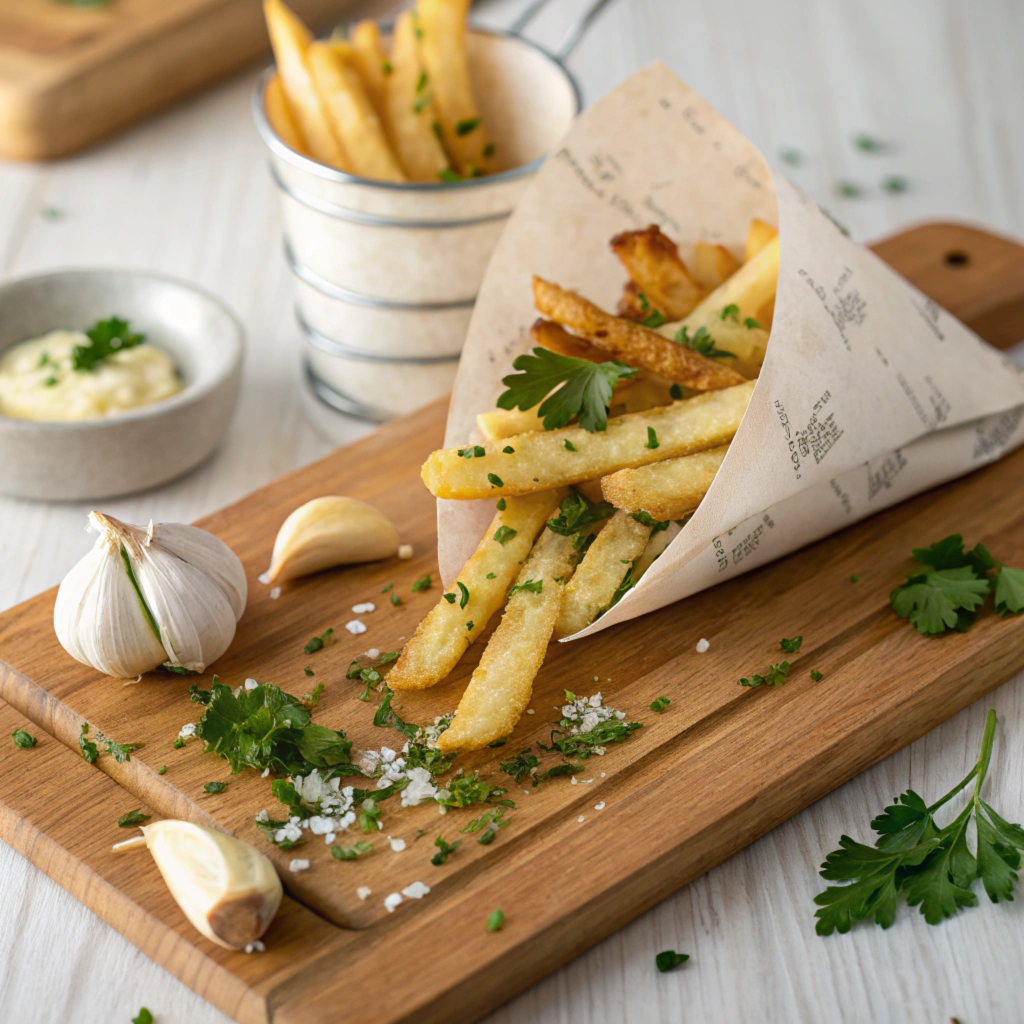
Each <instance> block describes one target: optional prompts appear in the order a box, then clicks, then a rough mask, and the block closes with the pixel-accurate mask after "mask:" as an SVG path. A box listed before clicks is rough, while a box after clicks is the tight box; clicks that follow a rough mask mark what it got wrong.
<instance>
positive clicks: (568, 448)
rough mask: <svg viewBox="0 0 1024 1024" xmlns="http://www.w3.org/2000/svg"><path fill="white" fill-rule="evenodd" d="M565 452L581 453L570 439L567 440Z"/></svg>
mask: <svg viewBox="0 0 1024 1024" xmlns="http://www.w3.org/2000/svg"><path fill="white" fill-rule="evenodd" d="M565 450H566V451H567V452H577V451H579V449H578V448H577V447H576V445H574V444H573V443H572V441H570V440H569V438H566V439H565Z"/></svg>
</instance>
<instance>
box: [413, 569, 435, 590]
mask: <svg viewBox="0 0 1024 1024" xmlns="http://www.w3.org/2000/svg"><path fill="white" fill-rule="evenodd" d="M433 585H434V581H433V580H432V579H431V578H430V573H429V572H428V573H426V575H424V576H421V577H420V578H419V579H418V580H417V581H416V582H415V583H414V584H413V585H412V589H413V593H417V592H419V591H421V590H429V589H430V588H431V587H432V586H433Z"/></svg>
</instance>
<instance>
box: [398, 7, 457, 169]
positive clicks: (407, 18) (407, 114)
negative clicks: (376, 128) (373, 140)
mask: <svg viewBox="0 0 1024 1024" xmlns="http://www.w3.org/2000/svg"><path fill="white" fill-rule="evenodd" d="M424 74H425V72H424V70H423V63H422V61H421V59H420V43H419V40H418V39H417V38H416V22H415V15H414V14H413V13H412V12H411V11H405V12H404V13H403V14H400V15H399V17H398V20H397V21H396V22H395V31H394V35H393V37H392V42H391V74H390V75H388V76H387V77H386V79H385V82H384V102H385V104H386V106H387V111H388V123H389V124H390V126H391V135H392V138H393V139H394V142H395V149H396V150H397V151H398V158H399V160H400V161H401V163H402V167H404V168H405V173H406V174H407V175H408V176H409V179H410V180H411V181H437V180H438V179H439V177H440V175H441V172H442V171H444V170H445V169H446V168H447V167H448V156H447V154H446V153H445V151H444V149H443V148H442V147H441V140H440V139H439V138H438V136H437V130H436V129H435V128H434V126H435V125H436V124H438V123H439V122H438V119H437V110H436V108H435V105H434V102H433V100H432V99H431V94H430V92H429V91H427V90H426V88H425V84H424V81H423V76H424Z"/></svg>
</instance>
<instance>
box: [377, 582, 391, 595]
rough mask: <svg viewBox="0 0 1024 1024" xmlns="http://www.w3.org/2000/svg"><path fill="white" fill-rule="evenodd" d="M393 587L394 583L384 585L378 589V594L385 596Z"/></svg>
mask: <svg viewBox="0 0 1024 1024" xmlns="http://www.w3.org/2000/svg"><path fill="white" fill-rule="evenodd" d="M394 586H395V585H394V583H385V584H384V586H383V587H381V588H380V592H381V593H382V594H386V593H387V592H388V591H389V590H393V589H394Z"/></svg>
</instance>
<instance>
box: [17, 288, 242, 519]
mask: <svg viewBox="0 0 1024 1024" xmlns="http://www.w3.org/2000/svg"><path fill="white" fill-rule="evenodd" d="M111 316H119V317H121V318H123V319H125V320H128V321H129V322H130V323H131V325H132V328H133V329H134V330H137V331H140V332H141V333H143V334H145V335H146V341H147V342H152V343H153V344H154V345H155V346H157V347H158V348H161V349H163V350H164V351H165V352H167V353H168V354H169V355H170V356H171V358H172V359H173V360H174V363H175V366H176V367H177V369H178V372H179V374H180V375H181V377H182V383H183V385H184V386H183V387H182V390H181V391H179V392H178V393H177V394H176V395H172V396H171V397H170V398H165V399H163V400H162V401H159V402H154V403H153V404H152V405H146V406H141V407H139V408H137V409H131V410H129V411H127V412H123V413H118V414H116V415H112V416H107V417H104V418H102V419H93V420H83V421H81V422H77V423H45V422H40V421H37V420H23V419H15V418H13V417H8V416H3V415H0V493H4V494H10V495H14V496H16V497H19V498H41V499H46V500H50V501H81V500H85V499H90V500H98V499H100V498H112V497H116V496H117V495H121V494H127V493H130V492H131V491H138V490H142V489H144V488H147V487H155V486H157V485H159V484H163V483H167V481H169V480H173V479H174V478H175V477H178V476H180V475H181V474H182V473H186V472H188V471H189V470H190V469H192V468H194V467H195V466H197V465H199V463H200V462H202V461H203V460H204V459H205V458H206V457H207V456H209V455H210V454H211V453H212V452H213V450H214V448H216V447H217V445H218V443H219V442H220V440H221V438H222V437H223V435H224V431H225V429H226V428H227V425H228V422H229V421H230V419H231V414H232V412H233V411H234V408H235V402H236V400H237V398H238V389H239V383H240V381H241V372H242V349H243V345H244V332H243V330H242V325H241V324H240V323H239V322H238V320H237V318H236V317H235V315H234V314H233V313H232V312H231V311H230V310H229V309H228V308H227V307H226V306H225V305H223V304H222V303H221V302H220V301H219V300H217V299H215V298H213V296H211V295H208V294H207V293H206V292H203V291H200V290H199V289H198V288H196V287H195V286H193V285H190V284H187V283H186V282H184V281H178V280H176V279H174V278H171V277H165V276H164V275H162V274H154V273H148V272H145V271H135V270H67V271H56V272H54V273H48V274H40V275H37V276H34V277H24V278H20V279H18V280H14V281H8V282H6V283H5V284H2V285H0V354H2V353H3V352H5V351H6V350H7V349H9V348H11V347H12V346H13V345H16V344H18V343H19V342H22V341H26V340H28V339H29V338H36V337H39V336H40V335H43V334H46V333H47V332H48V331H52V330H56V329H58V328H70V329H73V330H85V329H86V328H87V327H90V326H91V325H92V324H94V323H95V322H96V321H97V320H106V319H108V318H109V317H111Z"/></svg>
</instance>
